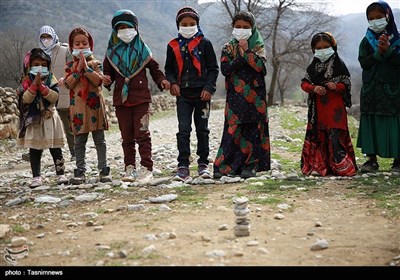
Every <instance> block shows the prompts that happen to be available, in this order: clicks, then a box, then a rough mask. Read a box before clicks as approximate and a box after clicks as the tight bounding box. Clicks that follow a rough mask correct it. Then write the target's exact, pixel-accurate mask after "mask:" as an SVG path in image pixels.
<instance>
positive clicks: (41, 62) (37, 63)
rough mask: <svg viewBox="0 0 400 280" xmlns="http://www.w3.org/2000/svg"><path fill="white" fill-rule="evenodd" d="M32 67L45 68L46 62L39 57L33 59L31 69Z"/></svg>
mask: <svg viewBox="0 0 400 280" xmlns="http://www.w3.org/2000/svg"><path fill="white" fill-rule="evenodd" d="M33 66H42V67H47V61H46V60H44V59H43V58H40V57H37V58H34V59H33V60H32V62H31V67H33Z"/></svg>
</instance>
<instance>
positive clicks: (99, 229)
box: [93, 226, 103, 231]
mask: <svg viewBox="0 0 400 280" xmlns="http://www.w3.org/2000/svg"><path fill="white" fill-rule="evenodd" d="M93 230H94V231H102V230H103V227H102V226H97V227H94V228H93Z"/></svg>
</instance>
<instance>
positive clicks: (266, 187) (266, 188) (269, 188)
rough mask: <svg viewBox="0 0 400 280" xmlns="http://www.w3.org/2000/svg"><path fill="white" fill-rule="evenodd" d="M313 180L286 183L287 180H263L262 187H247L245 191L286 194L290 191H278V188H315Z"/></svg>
mask: <svg viewBox="0 0 400 280" xmlns="http://www.w3.org/2000/svg"><path fill="white" fill-rule="evenodd" d="M315 184H316V181H315V180H305V181H288V180H265V181H264V182H263V185H262V186H257V185H247V186H246V189H247V190H249V191H250V192H256V193H271V192H273V191H277V192H285V193H287V192H288V191H290V190H295V189H290V190H280V189H279V187H280V186H282V185H284V186H298V187H310V186H315Z"/></svg>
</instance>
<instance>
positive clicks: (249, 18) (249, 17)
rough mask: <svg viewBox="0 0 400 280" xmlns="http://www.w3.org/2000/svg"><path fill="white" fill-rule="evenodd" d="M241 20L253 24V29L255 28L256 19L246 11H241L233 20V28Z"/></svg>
mask: <svg viewBox="0 0 400 280" xmlns="http://www.w3.org/2000/svg"><path fill="white" fill-rule="evenodd" d="M240 19H241V20H244V21H247V22H249V23H250V24H251V27H252V28H253V27H254V24H255V22H254V17H253V16H252V15H251V14H250V13H249V12H246V11H241V12H239V13H237V14H236V15H235V16H234V17H233V18H232V26H234V25H235V22H236V21H237V20H240Z"/></svg>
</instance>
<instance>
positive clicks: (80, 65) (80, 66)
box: [76, 52, 88, 72]
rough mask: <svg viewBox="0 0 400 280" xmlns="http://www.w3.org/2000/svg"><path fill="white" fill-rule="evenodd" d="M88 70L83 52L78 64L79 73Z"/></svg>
mask: <svg viewBox="0 0 400 280" xmlns="http://www.w3.org/2000/svg"><path fill="white" fill-rule="evenodd" d="M87 68H88V65H87V61H86V58H85V55H84V54H83V52H81V53H80V58H79V62H78V67H77V69H76V70H77V71H78V72H81V71H82V70H85V69H87Z"/></svg>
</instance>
